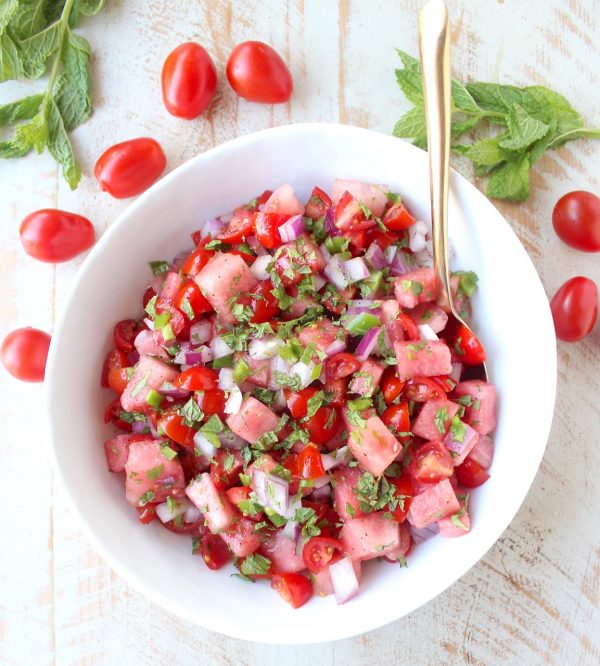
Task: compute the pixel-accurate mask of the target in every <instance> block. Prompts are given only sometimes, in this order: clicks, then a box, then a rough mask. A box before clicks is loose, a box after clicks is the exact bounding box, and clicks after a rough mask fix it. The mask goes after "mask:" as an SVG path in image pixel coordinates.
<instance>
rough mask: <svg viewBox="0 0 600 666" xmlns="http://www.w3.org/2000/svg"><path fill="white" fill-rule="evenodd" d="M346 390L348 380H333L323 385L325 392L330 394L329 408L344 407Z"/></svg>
mask: <svg viewBox="0 0 600 666" xmlns="http://www.w3.org/2000/svg"><path fill="white" fill-rule="evenodd" d="M347 389H348V380H347V379H344V378H341V379H333V380H331V381H328V382H327V383H326V384H325V391H326V392H327V393H330V394H331V395H330V398H329V405H330V406H331V407H344V405H345V404H346V391H347Z"/></svg>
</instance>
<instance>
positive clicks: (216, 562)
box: [200, 534, 231, 569]
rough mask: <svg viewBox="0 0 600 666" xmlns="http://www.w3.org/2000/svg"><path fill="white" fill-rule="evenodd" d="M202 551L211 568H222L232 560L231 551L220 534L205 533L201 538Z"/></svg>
mask: <svg viewBox="0 0 600 666" xmlns="http://www.w3.org/2000/svg"><path fill="white" fill-rule="evenodd" d="M200 552H201V554H202V558H203V559H204V563H205V564H206V566H207V567H208V568H209V569H220V568H221V567H223V566H225V565H226V564H227V562H229V561H230V560H231V552H230V551H229V548H228V547H227V544H226V543H225V542H224V541H223V539H221V537H220V536H219V535H218V534H205V535H204V536H203V537H202V538H201V539H200Z"/></svg>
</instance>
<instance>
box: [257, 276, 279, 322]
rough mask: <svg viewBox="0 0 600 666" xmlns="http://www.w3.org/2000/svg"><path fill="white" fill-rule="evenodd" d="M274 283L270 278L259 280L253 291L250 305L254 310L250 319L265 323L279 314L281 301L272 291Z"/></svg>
mask: <svg viewBox="0 0 600 666" xmlns="http://www.w3.org/2000/svg"><path fill="white" fill-rule="evenodd" d="M272 289H273V285H272V284H271V281H270V280H263V281H262V282H259V283H258V285H257V286H256V287H254V289H253V290H252V292H251V295H250V307H251V308H252V310H253V311H254V314H253V315H252V319H250V321H251V322H252V323H253V324H263V323H264V322H267V321H269V320H270V319H273V317H275V316H276V315H278V314H279V303H278V301H277V299H276V298H275V296H273V294H272V293H271V292H272Z"/></svg>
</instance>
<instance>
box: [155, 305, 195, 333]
mask: <svg viewBox="0 0 600 666" xmlns="http://www.w3.org/2000/svg"><path fill="white" fill-rule="evenodd" d="M154 309H155V310H156V313H157V314H163V313H165V312H168V313H169V314H170V315H171V317H170V319H169V324H170V325H171V329H172V331H173V334H174V335H175V337H177V336H178V335H179V334H181V333H183V332H184V331H185V330H186V329H187V328H189V327H188V323H187V321H186V319H187V318H186V317H185V315H184V314H183V312H181V310H179V309H178V308H176V307H175V304H174V303H173V301H172V300H170V299H169V298H161V297H160V296H159V297H158V298H157V299H156V303H155V305H154Z"/></svg>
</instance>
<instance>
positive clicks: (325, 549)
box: [302, 537, 344, 573]
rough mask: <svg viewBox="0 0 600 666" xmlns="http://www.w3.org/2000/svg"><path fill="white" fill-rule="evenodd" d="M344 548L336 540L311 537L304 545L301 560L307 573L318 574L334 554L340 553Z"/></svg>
mask: <svg viewBox="0 0 600 666" xmlns="http://www.w3.org/2000/svg"><path fill="white" fill-rule="evenodd" d="M343 550H344V546H343V544H342V542H341V541H339V540H338V539H331V538H328V537H312V539H309V540H308V541H307V542H306V544H305V545H304V549H303V550H302V558H303V559H304V564H306V567H307V568H308V570H309V571H312V572H313V573H319V571H322V570H323V569H324V568H325V567H326V566H327V565H328V564H329V562H331V560H332V559H333V557H334V555H335V554H336V552H342V551H343Z"/></svg>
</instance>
